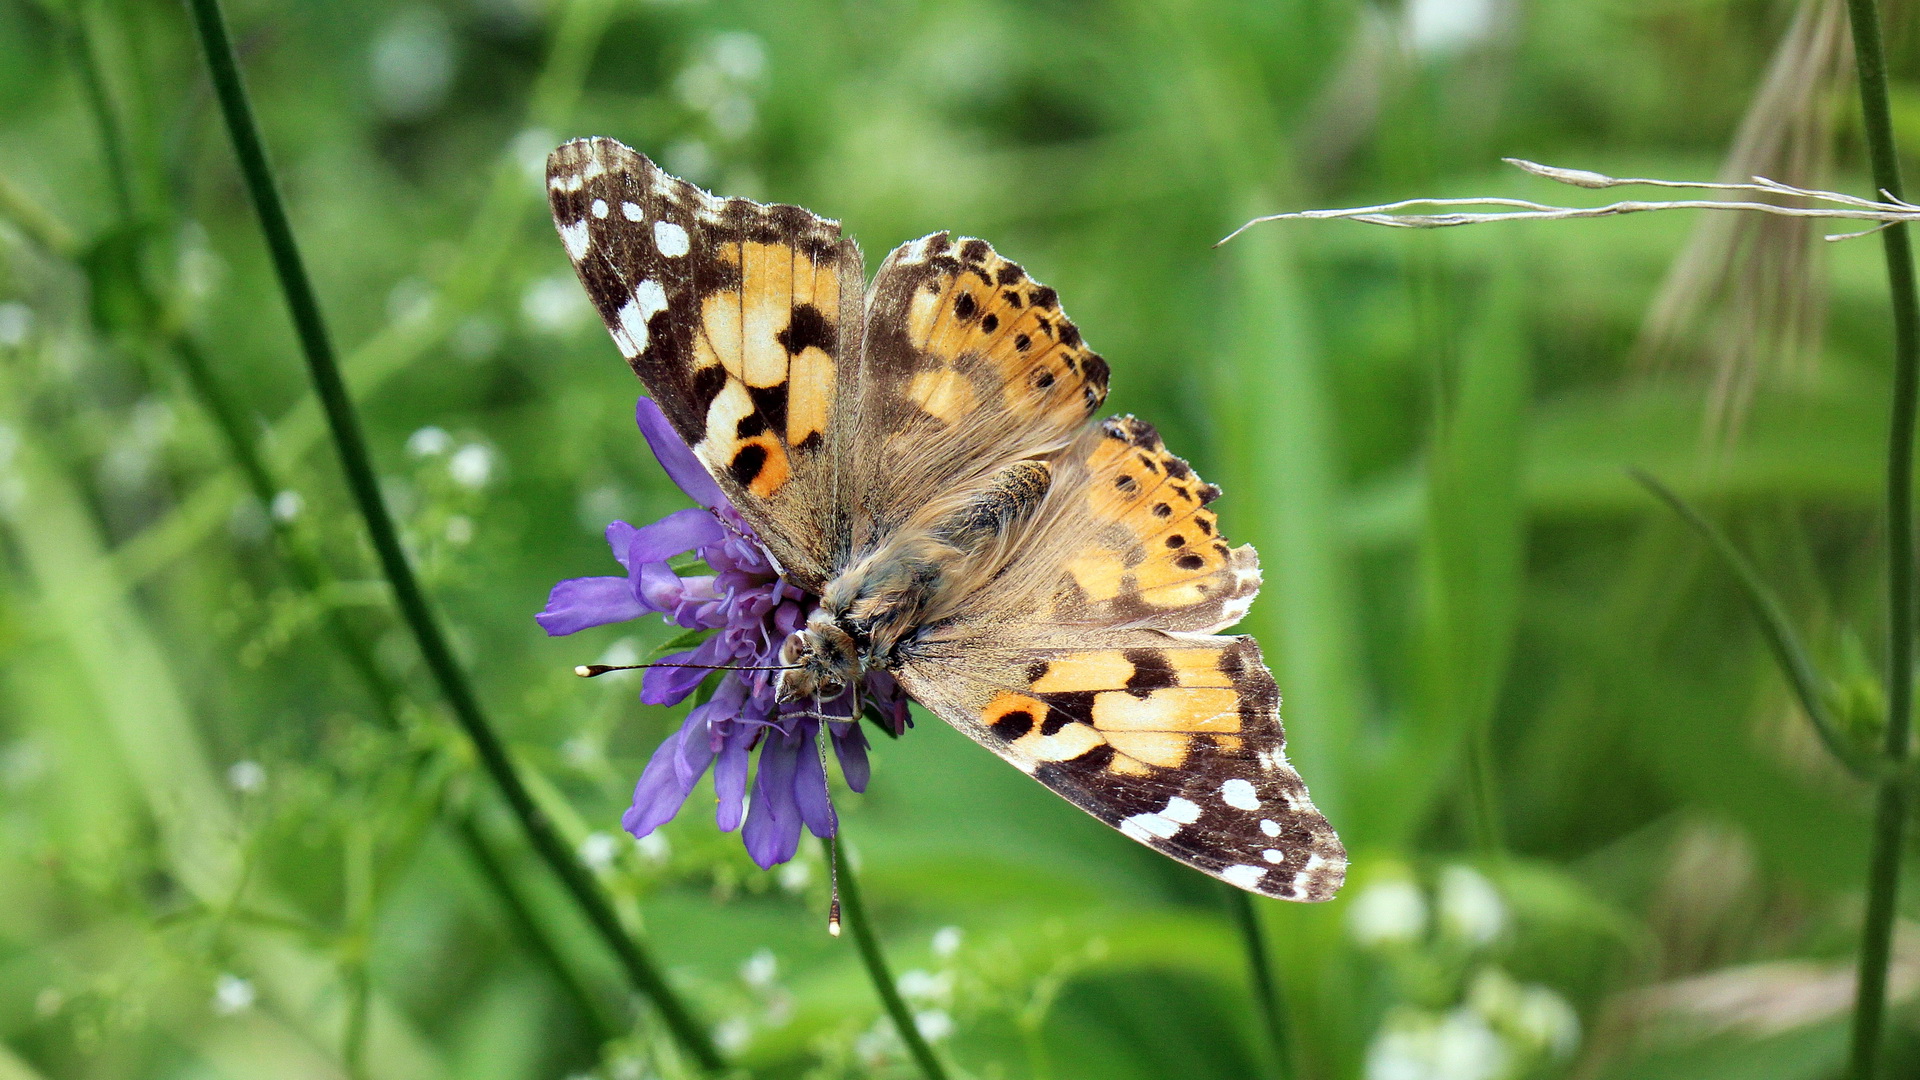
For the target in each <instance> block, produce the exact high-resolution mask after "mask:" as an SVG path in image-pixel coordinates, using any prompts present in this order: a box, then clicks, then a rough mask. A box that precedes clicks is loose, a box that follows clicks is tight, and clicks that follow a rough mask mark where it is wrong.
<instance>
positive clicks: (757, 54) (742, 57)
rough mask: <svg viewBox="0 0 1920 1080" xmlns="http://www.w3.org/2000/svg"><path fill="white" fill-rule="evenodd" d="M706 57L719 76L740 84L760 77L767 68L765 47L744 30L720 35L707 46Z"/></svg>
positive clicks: (758, 39) (754, 36)
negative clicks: (737, 81)
mask: <svg viewBox="0 0 1920 1080" xmlns="http://www.w3.org/2000/svg"><path fill="white" fill-rule="evenodd" d="M707 55H708V57H709V58H710V59H711V60H712V62H713V66H714V67H715V68H717V69H718V70H719V71H720V73H721V74H723V75H726V76H727V77H729V78H733V79H738V80H740V81H741V82H751V81H752V80H754V79H757V78H759V77H760V74H761V72H763V71H765V70H766V67H767V47H766V45H764V44H762V43H761V41H760V38H759V37H758V36H757V35H755V34H751V33H749V32H747V31H745V30H734V31H731V32H729V33H725V34H721V35H719V36H717V37H715V38H714V39H713V44H712V45H710V46H708V48H707Z"/></svg>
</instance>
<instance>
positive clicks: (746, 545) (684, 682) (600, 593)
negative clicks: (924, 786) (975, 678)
mask: <svg viewBox="0 0 1920 1080" xmlns="http://www.w3.org/2000/svg"><path fill="white" fill-rule="evenodd" d="M636 413H637V415H636V419H637V420H638V422H639V424H640V433H641V434H642V435H644V436H645V437H646V440H647V445H648V446H650V447H651V448H652V449H653V456H654V457H655V458H658V459H659V461H660V467H661V468H663V469H665V470H666V472H667V476H668V477H669V478H671V479H672V480H673V482H674V483H676V484H678V485H679V486H680V490H682V491H684V492H686V493H687V495H688V496H689V497H691V498H692V499H693V501H695V502H697V503H699V504H700V506H699V507H698V508H694V509H688V510H679V511H676V512H674V513H671V514H668V515H667V516H666V517H664V518H661V519H660V520H659V521H656V522H654V523H653V524H651V525H648V526H646V527H644V528H639V529H636V528H634V527H633V526H631V525H629V524H627V523H626V522H624V521H616V522H614V523H613V524H611V525H609V526H607V543H608V544H609V545H610V546H612V548H613V557H614V558H615V559H618V560H619V561H620V565H621V566H623V567H625V568H626V571H627V573H626V576H625V577H591V578H573V579H571V580H568V581H563V582H561V583H560V584H558V585H555V586H554V587H553V593H552V595H550V596H549V597H548V598H547V606H546V610H544V611H542V612H540V614H538V615H536V616H534V618H535V620H536V621H538V622H539V623H540V626H541V628H543V629H544V630H546V632H547V633H549V634H552V635H555V636H558V635H562V634H571V633H574V632H575V631H578V630H585V629H587V628H588V627H590V626H605V625H606V624H608V623H616V622H625V621H627V620H629V619H637V618H639V617H640V616H642V615H648V614H659V615H662V616H664V617H665V618H666V619H667V621H669V622H671V623H673V624H675V625H677V626H683V627H686V628H687V629H690V630H709V631H712V633H711V634H710V635H708V636H707V637H706V639H705V640H703V641H701V642H700V644H699V645H697V646H695V647H693V648H691V649H687V650H684V651H682V652H677V653H673V654H671V655H668V656H664V657H662V658H660V660H658V661H655V663H656V664H657V665H670V664H673V663H675V662H679V663H684V664H697V665H702V666H700V667H672V666H655V667H652V668H649V669H648V670H647V673H646V675H645V676H644V677H643V679H642V681H641V690H640V700H641V701H644V702H646V703H648V704H650V705H674V704H678V703H679V702H681V701H684V700H686V698H687V697H688V696H689V695H691V694H692V693H693V692H694V691H695V690H697V689H698V688H699V687H700V685H701V683H703V682H705V681H706V680H707V679H708V677H710V676H711V675H713V674H714V672H713V671H712V670H711V669H712V668H715V667H724V666H729V665H734V666H737V667H739V668H749V669H750V668H767V667H773V666H776V665H778V664H779V663H780V646H781V645H782V643H784V642H785V641H786V639H787V637H788V636H789V635H790V634H792V633H793V632H794V630H796V629H798V628H799V627H800V626H801V625H802V624H804V623H805V622H806V619H807V614H808V612H810V611H811V610H812V609H813V606H814V604H815V599H814V598H813V597H810V596H807V595H806V594H804V593H802V592H801V591H800V590H799V589H798V588H795V587H794V586H793V585H792V584H790V583H788V582H787V581H786V580H785V579H783V578H782V577H781V576H780V574H779V572H778V571H777V570H776V569H775V567H774V561H773V559H772V558H770V557H769V556H768V555H767V552H766V549H765V548H763V547H761V545H760V540H759V538H758V537H757V536H755V535H754V532H753V529H752V528H751V527H750V526H749V525H748V524H747V522H746V520H745V519H744V518H742V517H741V516H740V514H739V512H738V511H736V510H735V509H734V508H733V506H732V505H731V504H730V503H728V502H727V499H726V496H725V495H723V494H722V493H721V491H720V487H719V485H718V484H716V483H714V481H713V477H711V476H709V475H708V474H707V471H706V469H705V468H704V467H703V466H702V465H701V464H700V462H699V459H697V458H695V457H694V456H693V451H691V450H689V449H688V448H687V445H686V443H685V442H683V441H681V439H680V436H679V435H678V434H677V433H675V432H674V430H673V428H672V426H671V425H669V424H668V423H667V418H666V416H665V415H663V414H662V413H661V412H660V407H659V406H657V405H655V404H654V403H653V402H652V400H650V399H648V398H644V397H643V398H641V399H640V404H639V407H638V409H637V411H636ZM689 552H691V553H693V555H694V556H695V557H696V558H697V559H698V560H699V561H700V562H701V563H703V564H704V565H705V568H706V570H707V571H708V572H707V573H704V574H700V575H697V576H692V577H681V576H680V575H679V574H677V573H675V572H674V570H673V568H672V567H671V566H670V565H669V562H670V560H672V559H675V558H677V557H680V556H683V555H686V554H687V553H689ZM778 682H779V672H777V671H764V670H729V671H727V672H725V674H724V675H722V676H721V677H720V679H719V680H718V683H717V684H716V685H715V686H714V688H713V695H712V696H711V697H709V698H708V699H707V700H706V701H704V702H702V703H701V704H698V705H695V706H694V707H693V709H692V710H691V711H689V712H688V713H687V719H686V722H685V723H684V724H682V725H681V726H680V730H679V731H676V732H674V733H673V734H672V735H670V736H668V738H667V740H666V741H665V742H663V743H661V744H660V748H659V749H658V750H655V751H654V754H653V759H652V760H651V761H649V762H647V767H646V770H645V771H643V772H642V773H641V774H640V782H639V783H638V784H637V785H635V787H634V790H633V806H632V807H631V808H629V809H628V810H627V812H626V814H625V815H623V816H622V818H621V824H622V825H624V826H625V827H626V830H627V831H628V832H630V833H632V834H633V835H634V836H636V837H640V836H645V835H647V834H648V833H650V832H652V831H653V830H655V829H657V828H659V827H660V826H662V825H664V824H666V823H667V822H668V821H671V820H673V816H674V815H675V814H677V813H679V812H680V807H681V804H683V803H685V802H686V800H687V795H688V794H689V793H691V792H692V791H693V787H694V785H695V784H697V783H699V781H700V777H701V776H702V775H704V774H705V773H706V771H707V769H708V767H709V766H711V767H712V769H713V786H714V791H715V793H716V794H717V795H718V796H719V810H718V813H717V819H718V823H719V826H720V828H721V829H723V830H725V831H728V832H732V831H733V830H734V829H740V828H741V827H742V824H743V822H742V817H743V816H744V818H745V821H744V825H745V828H744V829H743V830H742V836H743V838H744V840H745V841H746V845H747V853H748V854H749V855H751V856H753V861H754V862H756V863H759V864H760V865H761V866H762V867H770V866H774V865H776V864H778V863H783V862H786V861H787V860H788V859H791V858H793V855H794V852H795V851H796V850H798V848H799V846H800V827H801V825H803V824H804V825H805V826H806V827H807V828H808V829H809V830H811V831H812V833H813V834H814V835H815V836H821V837H826V836H832V835H833V833H834V829H835V827H836V819H835V816H834V812H833V803H832V800H831V799H830V797H829V795H828V790H827V775H826V770H825V768H824V763H823V762H822V760H821V758H820V754H819V752H818V751H817V750H816V749H815V746H816V745H817V739H818V736H819V732H820V726H821V723H822V719H821V717H823V716H824V717H825V723H826V726H827V731H828V734H829V735H830V736H831V737H832V740H833V749H834V752H835V754H836V755H837V756H838V757H839V759H840V771H841V774H842V775H843V776H845V777H846V780H847V786H848V787H851V788H852V789H853V790H855V791H864V790H866V786H867V775H868V766H867V740H866V736H865V735H864V734H862V733H861V731H860V724H859V719H860V714H861V711H862V709H863V707H871V708H872V709H873V710H874V711H875V712H877V713H878V714H879V715H880V717H881V718H882V720H883V721H884V722H885V723H886V724H887V725H888V726H889V727H890V728H891V729H892V730H893V731H894V733H896V734H898V733H899V732H901V731H903V730H905V728H906V726H907V723H908V719H907V697H906V693H905V692H904V691H902V690H901V689H900V686H899V684H898V683H896V682H894V680H893V677H892V676H890V675H888V674H886V673H885V672H872V673H869V674H868V675H867V676H866V678H865V679H864V680H862V682H861V684H860V685H857V686H854V687H851V688H849V689H848V691H847V692H846V693H845V694H843V695H841V696H840V697H839V698H837V699H835V700H833V701H829V702H826V703H824V704H823V705H821V706H819V707H818V708H814V707H810V706H809V705H805V704H789V705H782V704H780V703H779V702H777V701H775V699H774V690H775V688H776V687H777V685H778ZM756 747H757V748H758V749H759V752H760V753H759V765H758V767H757V769H756V770H755V772H754V776H753V798H752V799H751V800H748V799H747V798H746V794H747V759H748V758H749V757H751V756H753V752H754V749H755V748H756Z"/></svg>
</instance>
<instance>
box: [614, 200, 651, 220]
mask: <svg viewBox="0 0 1920 1080" xmlns="http://www.w3.org/2000/svg"><path fill="white" fill-rule="evenodd" d="M620 212H621V213H622V214H625V215H626V216H627V220H628V221H639V220H640V219H641V218H644V217H646V216H647V212H646V211H644V210H642V209H640V204H639V203H630V202H623V203H621V204H620Z"/></svg>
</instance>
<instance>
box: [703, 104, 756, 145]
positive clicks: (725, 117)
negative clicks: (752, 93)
mask: <svg viewBox="0 0 1920 1080" xmlns="http://www.w3.org/2000/svg"><path fill="white" fill-rule="evenodd" d="M707 116H708V117H709V118H710V119H711V120H712V121H713V130H714V131H716V132H718V133H719V134H720V137H721V138H723V139H738V138H740V137H742V136H744V135H746V134H747V133H748V132H750V131H752V130H753V122H754V120H755V119H757V116H756V110H755V109H754V105H753V99H752V98H750V97H748V96H747V95H745V94H727V95H725V96H723V97H721V98H720V99H719V100H717V101H715V102H714V103H713V105H712V106H711V107H710V108H708V110H707Z"/></svg>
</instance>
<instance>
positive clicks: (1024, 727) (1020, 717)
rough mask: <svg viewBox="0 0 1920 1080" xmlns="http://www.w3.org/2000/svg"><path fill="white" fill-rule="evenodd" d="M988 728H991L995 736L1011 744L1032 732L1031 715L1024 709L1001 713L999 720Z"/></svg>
mask: <svg viewBox="0 0 1920 1080" xmlns="http://www.w3.org/2000/svg"><path fill="white" fill-rule="evenodd" d="M989 726H990V727H991V728H993V733H994V734H995V735H998V736H1000V737H1001V738H1003V739H1005V740H1007V741H1008V742H1012V741H1014V740H1015V739H1018V738H1019V737H1020V736H1022V735H1025V734H1026V733H1027V732H1029V731H1032V730H1033V714H1032V713H1030V712H1028V711H1026V710H1025V709H1021V710H1018V711H1016V712H1010V713H1002V714H1001V716H1000V718H999V719H998V720H995V721H994V722H993V723H992V724H990V725H989Z"/></svg>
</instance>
